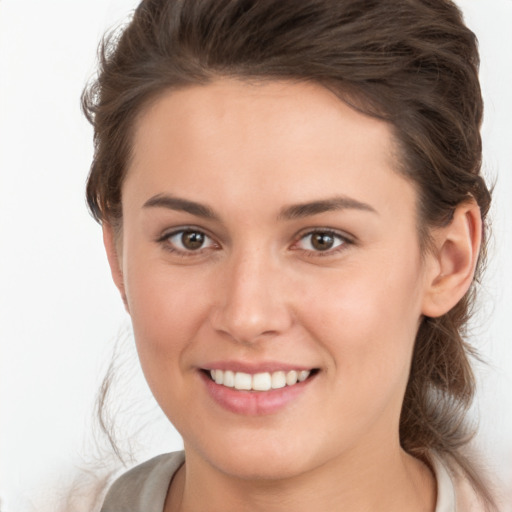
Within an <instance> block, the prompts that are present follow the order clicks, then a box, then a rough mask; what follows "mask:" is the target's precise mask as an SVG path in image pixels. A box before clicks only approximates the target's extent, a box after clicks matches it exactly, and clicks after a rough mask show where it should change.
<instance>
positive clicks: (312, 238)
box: [294, 230, 350, 252]
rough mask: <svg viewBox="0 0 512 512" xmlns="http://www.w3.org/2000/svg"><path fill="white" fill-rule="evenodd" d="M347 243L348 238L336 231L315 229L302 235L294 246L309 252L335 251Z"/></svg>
mask: <svg viewBox="0 0 512 512" xmlns="http://www.w3.org/2000/svg"><path fill="white" fill-rule="evenodd" d="M348 243H350V242H349V240H347V239H346V238H345V237H344V236H342V235H340V234H338V233H336V232H333V231H330V230H317V231H312V232H309V233H307V234H306V235H304V236H302V237H301V238H300V239H299V240H298V241H297V242H296V243H295V244H294V248H297V249H301V250H304V251H311V252H335V251H336V250H337V249H338V250H339V249H341V247H342V246H344V245H346V244H348Z"/></svg>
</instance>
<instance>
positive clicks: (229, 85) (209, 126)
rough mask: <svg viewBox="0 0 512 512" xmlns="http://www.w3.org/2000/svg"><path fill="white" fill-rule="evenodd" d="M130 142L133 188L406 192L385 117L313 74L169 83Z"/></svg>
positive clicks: (307, 195)
mask: <svg viewBox="0 0 512 512" xmlns="http://www.w3.org/2000/svg"><path fill="white" fill-rule="evenodd" d="M133 149H134V151H133V159H132V162H131V165H130V168H129V170H128V173H127V178H126V182H125V188H128V186H129V184H130V183H134V182H135V183H136V185H134V187H133V188H135V189H136V190H137V192H138V194H139V195H144V194H145V195H146V196H149V195H151V194H156V193H162V192H169V193H176V192H178V193H180V194H181V195H182V194H185V195H187V197H190V198H192V199H194V200H201V201H204V200H206V202H209V199H208V198H209V197H210V198H211V200H213V201H223V202H224V204H230V203H233V204H235V205H236V204H238V205H240V204H244V205H245V206H246V207H248V206H249V203H251V202H252V200H256V198H258V199H259V200H260V202H261V199H262V196H263V195H264V197H265V200H270V199H272V198H274V199H275V200H276V201H279V200H281V202H283V201H285V202H289V203H294V202H295V203H298V202H304V201H308V200H311V199H316V198H318V197H325V196H326V195H331V196H332V195H334V194H343V195H351V196H359V197H358V199H360V200H364V201H365V202H368V200H370V199H372V200H375V199H379V196H380V202H382V203H385V202H386V201H388V202H389V201H392V200H394V199H396V197H394V198H393V197H392V196H393V194H395V196H396V194H397V193H398V194H399V195H400V194H401V195H403V194H404V193H405V194H406V195H407V194H408V195H409V196H411V197H412V195H411V194H412V186H411V184H410V183H409V182H408V181H407V180H406V179H405V178H403V177H402V175H400V174H399V173H398V172H397V169H398V158H397V156H396V155H397V153H398V152H397V150H396V144H395V140H394V137H393V132H392V129H391V127H390V126H389V125H388V124H387V123H385V122H383V121H381V120H378V119H375V118H372V117H369V116H366V115H364V114H361V113H360V112H357V111H356V110H354V109H353V108H351V107H349V106H348V105H347V104H345V103H344V102H343V101H341V100H340V99H339V98H338V97H337V96H335V95H334V94H333V93H332V92H330V91H329V90H327V89H326V88H324V87H322V86H320V85H318V84H314V83H294V82H287V81H279V82H277V81H276V82H261V83H247V82H242V81H237V80H219V81H217V82H214V83H212V84H209V85H206V86H193V87H188V88H184V89H181V90H178V91H170V92H166V93H165V94H163V95H162V96H160V97H159V98H158V99H157V100H155V101H153V102H152V104H151V105H150V106H149V107H148V108H147V109H146V110H145V111H144V112H143V113H142V115H141V116H140V117H139V119H138V122H137V126H136V130H135V136H134V148H133ZM162 188H164V189H166V190H162ZM398 189H400V190H398ZM126 192H128V190H126ZM386 194H387V195H386ZM364 196H365V197H364ZM388 196H389V197H388ZM123 197H126V194H125V193H124V192H123Z"/></svg>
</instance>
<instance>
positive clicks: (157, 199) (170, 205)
mask: <svg viewBox="0 0 512 512" xmlns="http://www.w3.org/2000/svg"><path fill="white" fill-rule="evenodd" d="M143 208H167V209H169V210H175V211H182V212H187V213H190V214H191V215H194V216H196V217H202V218H203V219H210V220H219V216H218V215H217V214H216V213H215V212H214V211H213V210H212V209H211V208H210V207H208V206H206V205H204V204H201V203H196V202H195V201H190V200H188V199H183V198H180V197H176V196H172V195H168V194H158V195H156V196H153V197H151V198H150V199H148V200H147V201H146V202H145V203H144V205H143ZM339 210H360V211H367V212H371V213H375V214H378V212H377V211H376V210H375V208H373V207H372V206H370V205H369V204H366V203H362V202H361V201H358V200H356V199H353V198H351V197H346V196H337V197H332V198H329V199H322V200H319V201H310V202H307V203H300V204H294V205H291V206H287V207H285V208H283V209H282V210H281V212H280V213H279V215H278V220H294V219H301V218H303V217H311V216H313V215H318V214H320V213H326V212H331V211H339Z"/></svg>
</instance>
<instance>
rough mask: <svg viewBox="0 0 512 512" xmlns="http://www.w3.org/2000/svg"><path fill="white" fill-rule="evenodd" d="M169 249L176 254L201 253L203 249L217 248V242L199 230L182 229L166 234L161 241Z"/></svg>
mask: <svg viewBox="0 0 512 512" xmlns="http://www.w3.org/2000/svg"><path fill="white" fill-rule="evenodd" d="M161 241H162V242H166V244H167V247H168V248H169V249H170V250H172V251H176V252H184V253H187V252H199V251H201V249H208V248H210V247H215V246H216V244H215V242H214V241H213V240H212V239H211V238H210V237H209V236H208V235H206V234H205V233H203V232H202V231H198V230H197V229H181V230H179V231H174V232H173V233H170V234H166V235H165V236H163V237H162V239H161Z"/></svg>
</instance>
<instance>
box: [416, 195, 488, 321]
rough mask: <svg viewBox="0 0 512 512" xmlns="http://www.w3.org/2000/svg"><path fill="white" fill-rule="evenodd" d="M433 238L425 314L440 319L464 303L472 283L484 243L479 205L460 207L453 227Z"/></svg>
mask: <svg viewBox="0 0 512 512" xmlns="http://www.w3.org/2000/svg"><path fill="white" fill-rule="evenodd" d="M432 236H433V238H434V246H435V248H434V251H433V252H432V253H431V254H429V256H428V259H429V260H430V264H429V265H428V270H427V283H426V284H427V290H426V293H425V295H424V301H423V308H422V313H423V314H424V315H425V316H429V317H439V316H441V315H444V314H445V313H447V312H448V311H449V310H450V309H452V308H453V307H454V306H455V305H456V304H457V302H459V300H460V299H462V297H463V296H464V294H465V293H466V292H467V291H468V289H469V287H470V285H471V283H472V282H473V277H474V274H475V268H476V264H477V261H478V255H479V252H480V244H481V242H482V218H481V215H480V208H479V207H478V205H477V203H476V201H475V200H474V199H471V201H468V202H465V203H463V204H460V205H459V206H458V207H457V208H456V209H455V212H454V215H453V218H452V220H451V222H450V224H449V225H448V226H445V227H443V228H439V229H436V230H434V232H433V234H432Z"/></svg>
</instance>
